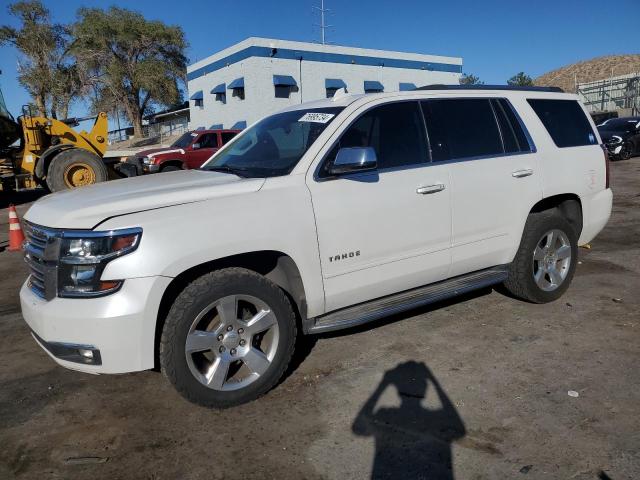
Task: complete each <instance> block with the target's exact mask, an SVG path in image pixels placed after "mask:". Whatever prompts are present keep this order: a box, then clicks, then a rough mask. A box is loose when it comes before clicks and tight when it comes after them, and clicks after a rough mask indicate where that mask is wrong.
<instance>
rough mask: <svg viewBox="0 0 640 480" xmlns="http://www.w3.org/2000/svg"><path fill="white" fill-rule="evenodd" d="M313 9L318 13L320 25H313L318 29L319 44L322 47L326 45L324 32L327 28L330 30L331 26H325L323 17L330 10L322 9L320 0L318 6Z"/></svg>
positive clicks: (322, 1) (322, 2)
mask: <svg viewBox="0 0 640 480" xmlns="http://www.w3.org/2000/svg"><path fill="white" fill-rule="evenodd" d="M313 8H315V9H316V10H318V11H319V12H320V24H317V23H316V24H315V26H316V27H319V28H320V43H322V45H326V44H327V42H326V38H325V32H326V30H327V28H331V27H332V26H333V25H327V24H326V23H325V18H324V15H325V13H328V12H330V11H331V10H330V9H328V8H324V0H320V6H319V7H318V6H316V5H314V6H313Z"/></svg>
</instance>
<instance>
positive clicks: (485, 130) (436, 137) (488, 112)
mask: <svg viewBox="0 0 640 480" xmlns="http://www.w3.org/2000/svg"><path fill="white" fill-rule="evenodd" d="M422 107H423V111H424V116H425V121H426V124H427V132H428V134H429V143H430V146H431V157H432V159H433V161H434V162H437V161H443V160H455V159H460V158H469V157H481V156H491V155H501V154H503V153H504V150H503V147H502V140H501V138H500V131H499V130H498V124H497V123H496V119H495V116H494V114H493V109H492V108H491V104H490V103H489V99H482V98H455V99H441V100H425V101H423V102H422Z"/></svg>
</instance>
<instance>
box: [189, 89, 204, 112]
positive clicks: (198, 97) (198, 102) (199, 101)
mask: <svg viewBox="0 0 640 480" xmlns="http://www.w3.org/2000/svg"><path fill="white" fill-rule="evenodd" d="M189 99H190V100H193V102H194V103H193V105H194V106H195V107H200V108H202V107H204V95H203V94H202V90H198V91H197V92H195V93H194V94H193V95H191V97H189Z"/></svg>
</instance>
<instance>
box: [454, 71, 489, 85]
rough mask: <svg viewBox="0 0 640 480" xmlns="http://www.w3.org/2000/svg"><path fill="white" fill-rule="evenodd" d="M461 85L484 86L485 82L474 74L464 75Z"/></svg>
mask: <svg viewBox="0 0 640 480" xmlns="http://www.w3.org/2000/svg"><path fill="white" fill-rule="evenodd" d="M460 85H484V82H482V81H480V77H476V76H475V75H474V74H472V73H463V74H462V76H461V77H460Z"/></svg>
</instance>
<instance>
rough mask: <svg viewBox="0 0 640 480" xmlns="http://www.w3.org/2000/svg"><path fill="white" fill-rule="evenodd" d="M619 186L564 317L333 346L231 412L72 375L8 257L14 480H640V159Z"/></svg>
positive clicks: (462, 313)
mask: <svg viewBox="0 0 640 480" xmlns="http://www.w3.org/2000/svg"><path fill="white" fill-rule="evenodd" d="M612 170H613V172H612V176H613V179H612V183H613V187H614V210H613V215H612V219H611V221H610V222H609V224H608V226H607V227H606V229H605V230H604V231H603V232H602V233H601V234H600V236H599V237H598V238H597V239H596V240H594V241H593V242H592V248H591V249H590V250H587V249H580V262H581V263H580V264H579V265H578V268H577V273H576V276H575V278H574V281H573V284H572V286H571V288H570V289H569V291H568V292H567V294H566V295H565V296H564V297H563V298H562V299H560V300H559V301H557V302H555V303H552V304H548V305H531V304H527V303H523V302H520V301H517V300H514V299H511V298H508V297H506V296H504V295H502V294H500V293H498V292H496V291H492V290H486V291H481V292H478V293H475V294H473V295H468V296H466V297H463V298H459V299H456V300H454V301H450V302H446V303H440V304H438V305H435V306H432V307H429V308H426V309H421V310H417V311H413V312H411V313H409V314H404V315H399V316H395V317H392V318H389V319H386V320H385V321H383V322H379V323H377V324H376V325H373V326H371V327H369V328H361V329H358V330H351V331H347V332H343V333H340V334H334V335H326V336H322V337H320V338H318V339H317V341H315V342H306V343H305V344H303V345H301V347H302V348H301V354H300V355H299V356H298V358H297V359H296V360H297V365H296V368H295V369H294V370H293V372H292V373H291V375H290V376H289V377H288V378H287V379H286V380H285V381H284V382H283V383H282V384H281V385H280V386H278V387H277V388H276V389H275V390H274V391H272V392H271V393H269V394H268V395H267V396H265V397H263V398H261V399H259V400H257V401H255V402H253V403H251V404H248V405H244V406H241V407H238V408H235V409H231V410H226V411H215V410H206V409H203V408H200V407H196V406H193V405H191V404H189V403H187V402H186V401H184V400H183V399H182V398H181V397H179V396H178V395H177V394H176V393H174V391H173V389H172V388H171V387H170V386H169V385H168V383H167V382H166V380H165V379H164V378H163V376H162V375H161V374H158V373H156V372H142V373H136V374H127V375H117V376H116V375H113V376H91V375H87V374H82V373H77V372H73V371H69V370H65V369H63V368H61V367H58V366H56V365H55V364H54V363H53V362H52V361H51V360H50V359H49V357H48V356H47V355H46V354H45V353H44V352H43V351H42V350H40V348H39V347H38V346H37V345H36V344H35V343H34V341H33V340H32V339H31V337H30V335H29V331H28V329H27V327H26V325H25V323H24V321H23V320H22V318H21V315H20V308H19V303H18V288H19V285H20V283H21V282H22V281H23V280H24V278H25V277H26V268H25V266H24V264H23V262H22V259H21V256H20V255H19V254H16V253H10V252H7V251H4V252H0V282H1V283H0V285H1V288H0V445H1V446H2V448H0V478H2V479H5V478H6V479H11V478H21V479H33V478H95V479H97V478H108V479H119V478H123V479H124V478H136V479H157V480H159V479H196V478H207V479H217V478H274V479H276V478H277V479H303V478H304V479H312V478H341V479H342V478H352V479H361V478H371V477H372V476H373V477H375V478H384V477H385V476H387V475H389V476H391V475H393V476H399V475H400V476H403V477H404V478H428V479H434V478H437V479H446V478H456V479H495V478H528V479H530V478H534V479H535V478H540V479H542V478H544V479H548V478H563V479H569V478H571V479H613V480H621V479H632V478H638V477H640V415H639V413H640V407H639V405H640V369H638V360H639V359H640V349H639V347H638V345H639V343H640V342H639V340H640V331H639V330H640V325H639V323H640V315H639V314H638V312H639V307H640V240H639V239H640V208H639V207H640V158H636V159H633V160H630V161H627V162H618V163H615V164H613V165H612ZM32 199H33V194H31V193H27V194H22V195H20V196H18V197H16V198H14V199H13V201H15V202H16V203H19V202H28V201H31V200H32ZM5 200H6V199H5ZM5 203H6V202H5ZM27 206H28V203H23V204H22V205H21V206H20V207H19V212H21V213H23V212H24V211H25V210H26V208H27ZM6 222H7V214H6V209H4V210H2V211H1V212H0V250H1V249H2V248H3V246H4V245H6V232H7V230H8V228H7V225H6ZM87 321H90V319H88V320H87Z"/></svg>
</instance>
